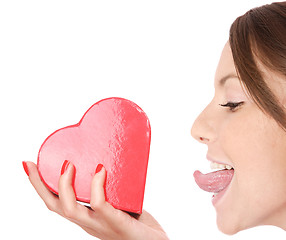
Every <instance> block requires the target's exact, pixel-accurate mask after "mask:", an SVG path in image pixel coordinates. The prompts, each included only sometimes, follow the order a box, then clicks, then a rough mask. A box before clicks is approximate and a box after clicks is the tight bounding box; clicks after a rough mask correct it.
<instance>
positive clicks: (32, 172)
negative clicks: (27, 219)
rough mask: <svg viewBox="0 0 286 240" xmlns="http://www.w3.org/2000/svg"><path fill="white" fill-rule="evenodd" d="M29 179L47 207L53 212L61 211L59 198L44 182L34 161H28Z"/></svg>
mask: <svg viewBox="0 0 286 240" xmlns="http://www.w3.org/2000/svg"><path fill="white" fill-rule="evenodd" d="M26 167H27V169H26V170H27V171H28V173H29V180H30V182H31V184H32V185H33V187H34V188H35V190H36V191H37V193H38V194H39V196H40V197H41V198H42V200H43V201H44V203H45V204H46V206H47V208H48V209H49V210H51V211H53V212H60V205H59V201H58V198H57V197H56V196H55V195H54V194H53V193H51V191H50V190H49V189H48V188H47V187H46V186H45V184H44V183H43V182H42V180H41V178H40V175H39V172H38V168H37V165H36V164H35V163H33V162H26Z"/></svg>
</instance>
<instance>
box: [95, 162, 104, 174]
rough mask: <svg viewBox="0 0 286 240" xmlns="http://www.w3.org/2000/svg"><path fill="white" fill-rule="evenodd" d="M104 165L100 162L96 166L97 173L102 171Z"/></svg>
mask: <svg viewBox="0 0 286 240" xmlns="http://www.w3.org/2000/svg"><path fill="white" fill-rule="evenodd" d="M102 167H103V165H102V164H101V163H100V164H98V165H97V167H96V170H95V173H98V172H100V171H101V169H102Z"/></svg>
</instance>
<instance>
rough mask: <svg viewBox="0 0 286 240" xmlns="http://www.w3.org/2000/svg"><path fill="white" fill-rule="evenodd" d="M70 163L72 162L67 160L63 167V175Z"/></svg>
mask: <svg viewBox="0 0 286 240" xmlns="http://www.w3.org/2000/svg"><path fill="white" fill-rule="evenodd" d="M69 165H70V162H69V161H68V160H65V161H64V163H63V166H62V169H61V175H63V174H64V173H65V171H66V170H67V169H68V166H69Z"/></svg>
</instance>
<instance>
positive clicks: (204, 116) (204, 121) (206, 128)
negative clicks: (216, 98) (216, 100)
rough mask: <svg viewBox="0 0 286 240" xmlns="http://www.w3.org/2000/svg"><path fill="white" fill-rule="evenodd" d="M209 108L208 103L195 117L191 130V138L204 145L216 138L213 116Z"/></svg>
mask: <svg viewBox="0 0 286 240" xmlns="http://www.w3.org/2000/svg"><path fill="white" fill-rule="evenodd" d="M211 108H212V107H211V103H210V104H209V105H208V106H207V107H206V108H205V109H204V110H203V111H202V112H201V114H200V115H199V116H198V117H197V119H196V120H195V122H194V124H193V126H192V129H191V135H192V137H193V138H195V139H196V140H197V141H199V142H201V143H205V144H208V143H209V142H211V141H214V140H215V138H216V134H215V116H214V115H213V114H212V113H211Z"/></svg>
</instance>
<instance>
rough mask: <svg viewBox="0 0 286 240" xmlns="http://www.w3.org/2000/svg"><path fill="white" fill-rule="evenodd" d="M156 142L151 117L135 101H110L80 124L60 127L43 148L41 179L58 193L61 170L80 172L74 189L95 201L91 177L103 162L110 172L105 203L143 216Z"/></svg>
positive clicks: (85, 199) (99, 105) (79, 195)
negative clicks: (153, 142) (152, 148)
mask: <svg viewBox="0 0 286 240" xmlns="http://www.w3.org/2000/svg"><path fill="white" fill-rule="evenodd" d="M150 140H151V128H150V122H149V120H148V117H147V115H146V114H145V113H144V112H143V111H142V109H141V108H140V107H139V106H137V105H136V104H135V103H133V102H131V101H129V100H126V99H123V98H107V99H103V100H101V101H99V102H97V103H95V104H94V105H92V106H91V107H90V108H89V109H88V111H87V112H86V113H85V114H84V116H83V117H82V119H81V120H80V122H79V123H78V124H75V125H72V126H68V127H65V128H62V129H59V130H57V131H55V132H54V133H52V134H51V135H50V136H49V137H48V138H47V139H46V140H45V141H44V143H43V144H42V146H41V148H40V151H39V155H38V170H39V173H40V176H41V178H42V181H43V182H44V183H45V184H46V186H47V187H48V188H49V189H50V190H51V191H52V192H54V193H55V194H58V181H59V177H60V172H61V167H62V165H63V162H64V161H65V160H69V161H70V162H71V163H72V164H73V165H74V166H75V168H76V175H75V181H74V190H75V194H76V198H77V200H79V201H82V202H85V203H89V202H90V190H91V189H90V188H91V181H92V177H93V176H94V174H95V170H96V167H97V165H98V164H99V163H101V164H103V166H104V167H105V169H106V172H107V176H106V184H105V193H106V201H108V202H109V203H110V204H111V205H112V206H114V207H115V208H117V209H121V210H124V211H128V212H133V213H141V212H142V205H143V198H144V190H145V182H146V173H147V165H148V158H149V149H150Z"/></svg>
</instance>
